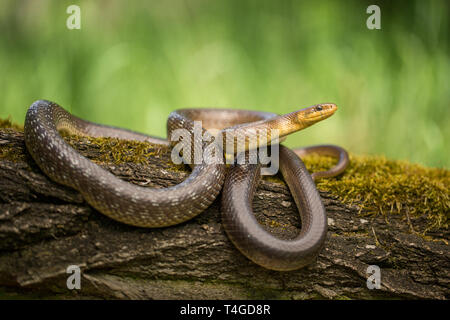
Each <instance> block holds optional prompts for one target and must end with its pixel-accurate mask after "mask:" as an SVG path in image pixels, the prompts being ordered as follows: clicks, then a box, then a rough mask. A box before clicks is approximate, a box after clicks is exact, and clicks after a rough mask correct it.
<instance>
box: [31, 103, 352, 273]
mask: <svg viewBox="0 0 450 320" xmlns="http://www.w3.org/2000/svg"><path fill="white" fill-rule="evenodd" d="M336 110H337V106H336V105H335V104H332V103H325V104H317V105H313V106H310V107H307V108H303V109H300V110H297V111H294V112H291V113H288V114H285V115H278V114H275V113H271V112H262V111H253V110H238V109H215V108H214V109H208V108H204V109H203V108H190V109H179V110H176V111H173V112H171V113H170V115H169V117H168V119H167V136H168V137H169V138H168V139H164V138H158V137H154V136H150V135H147V134H143V133H139V132H135V131H132V130H128V129H123V128H119V127H114V126H108V125H102V124H97V123H94V122H90V121H86V120H83V119H81V118H78V117H76V116H74V115H72V114H71V113H69V112H67V111H66V110H65V109H64V108H62V107H61V106H60V105H58V104H57V103H54V102H51V101H48V100H38V101H35V102H34V103H32V105H31V106H30V107H29V109H28V111H27V113H26V117H25V124H24V138H25V145H26V148H27V150H28V152H29V153H30V155H31V156H32V158H33V160H34V161H35V162H36V164H37V165H38V167H39V168H40V169H41V170H42V171H43V172H44V174H46V175H47V176H48V177H49V178H50V179H51V180H53V181H54V182H56V183H59V184H62V185H65V186H68V187H70V188H73V189H75V190H77V191H78V192H80V193H81V195H82V196H83V198H84V199H85V200H86V202H87V203H88V204H89V205H91V206H92V207H93V208H95V209H96V210H98V211H99V212H101V213H102V214H104V215H106V216H108V217H110V218H112V219H114V220H116V221H119V222H121V223H125V224H128V225H132V226H136V227H145V228H160V227H168V226H173V225H176V224H180V223H182V222H185V221H188V220H190V219H192V218H194V217H196V216H197V215H199V214H200V213H201V212H203V211H204V210H205V209H206V208H208V207H209V206H210V205H211V204H212V203H213V201H214V200H215V199H216V198H217V197H218V195H219V193H220V192H221V191H222V193H223V195H222V199H221V211H222V223H223V227H224V229H225V232H226V234H227V235H228V237H229V239H230V240H231V242H232V243H233V244H234V245H235V246H236V247H237V249H238V250H239V251H240V252H242V253H243V254H244V255H245V256H246V257H247V258H249V259H250V260H251V261H253V262H255V263H256V264H258V265H260V266H262V267H264V268H267V269H272V270H277V271H290V270H296V269H299V268H302V267H304V266H306V265H308V264H310V263H312V262H313V261H314V260H315V259H316V257H317V256H318V254H319V252H320V251H321V249H322V247H323V245H324V242H325V239H326V235H327V217H326V212H325V208H324V205H323V203H322V201H321V198H320V195H319V192H318V190H317V188H316V186H315V184H314V180H316V179H319V178H326V177H332V176H336V175H338V174H340V173H342V172H343V171H344V170H345V168H346V167H347V165H348V164H349V157H348V154H347V152H346V151H345V150H344V149H342V148H341V147H338V146H334V145H321V146H312V147H306V148H298V149H293V150H291V149H289V148H287V147H285V146H283V145H281V144H279V143H280V142H282V141H283V140H284V139H285V138H286V136H287V135H289V134H291V133H293V132H296V131H299V130H302V129H304V128H306V127H309V126H311V125H313V124H315V123H317V122H319V121H321V120H323V119H326V118H328V117H330V116H331V115H333V114H334V112H335V111H336ZM197 121H201V128H200V131H201V134H200V135H198V134H195V130H196V123H197ZM177 130H184V131H183V132H187V133H188V134H189V138H190V139H187V140H186V141H188V140H191V142H190V143H191V146H194V145H196V144H197V145H200V146H201V147H202V148H208V147H211V146H212V145H213V144H214V146H215V145H217V144H218V143H217V142H218V139H216V138H215V137H216V136H215V135H213V134H212V133H211V132H212V130H218V131H219V132H220V133H222V137H224V138H223V141H222V142H223V143H225V144H226V143H227V142H226V141H225V137H226V136H227V134H231V136H232V137H233V139H234V140H233V141H234V142H233V143H234V144H233V143H231V149H232V150H230V149H228V148H227V149H226V150H225V147H223V146H224V145H223V144H222V148H223V149H219V152H222V158H224V159H225V158H227V157H226V155H227V154H228V155H230V154H233V153H234V152H236V141H245V142H246V143H245V147H244V149H243V150H244V152H249V143H248V141H249V139H248V137H250V138H254V139H256V141H257V145H256V147H257V148H263V147H266V148H268V147H269V146H270V145H272V146H273V145H278V144H279V168H280V171H281V173H282V176H283V178H284V179H285V181H286V183H287V185H288V187H289V190H290V192H291V194H292V197H293V199H294V201H295V203H296V206H297V208H298V211H299V212H300V218H301V230H300V232H299V234H298V236H297V237H296V238H294V239H291V240H282V239H279V238H277V237H275V236H273V235H272V234H271V233H270V232H268V231H266V230H265V229H264V228H263V227H262V226H261V225H260V224H259V223H258V221H257V220H256V218H255V216H254V214H253V210H252V200H253V196H254V193H255V190H256V188H257V186H258V182H259V179H260V176H261V174H260V172H261V168H262V165H261V164H258V163H244V164H238V163H236V162H233V163H232V164H231V165H230V164H227V163H226V161H225V160H224V161H215V162H211V163H209V162H205V161H203V162H200V163H195V162H194V163H193V161H192V160H193V159H192V157H193V156H192V154H191V155H185V153H184V152H183V154H182V155H181V156H182V158H183V159H184V161H186V163H188V164H189V165H190V166H191V172H190V174H189V176H188V177H187V178H186V179H185V180H184V181H182V182H181V183H179V184H177V185H173V186H169V187H166V188H148V187H143V186H139V185H135V184H132V183H130V182H127V181H124V180H122V179H120V178H119V177H117V176H115V175H114V174H112V173H111V172H109V171H108V170H106V169H104V168H102V167H101V166H100V165H98V164H96V163H94V162H92V161H91V160H89V159H88V158H86V157H84V156H82V155H81V154H79V153H78V151H76V150H75V149H74V148H72V147H71V146H70V145H69V144H68V143H67V142H66V141H65V140H64V138H63V136H62V135H61V131H67V132H69V133H72V134H76V135H79V136H89V137H112V138H119V139H125V140H136V141H143V142H149V143H151V144H156V145H164V146H168V147H174V146H175V142H174V141H172V140H171V139H170V137H172V135H173V134H174V133H176V132H177ZM272 130H276V132H277V133H278V134H277V135H273V136H272V135H271V134H268V132H272ZM239 139H243V140H239ZM228 146H229V145H227V147H228ZM310 153H319V154H324V155H329V156H333V157H336V158H338V164H337V165H336V166H335V167H333V168H331V169H329V170H328V171H322V172H317V173H313V174H312V175H311V174H309V172H308V170H307V169H306V167H305V165H304V163H303V162H302V160H301V158H300V157H304V156H306V155H308V154H310ZM186 154H189V152H186ZM224 155H225V156H224ZM219 158H220V157H219ZM222 189H223V190H222Z"/></svg>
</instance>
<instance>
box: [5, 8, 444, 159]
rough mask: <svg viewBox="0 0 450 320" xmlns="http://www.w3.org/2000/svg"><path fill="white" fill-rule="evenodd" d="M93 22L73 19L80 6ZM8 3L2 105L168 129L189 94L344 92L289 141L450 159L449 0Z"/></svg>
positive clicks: (257, 103) (269, 101)
mask: <svg viewBox="0 0 450 320" xmlns="http://www.w3.org/2000/svg"><path fill="white" fill-rule="evenodd" d="M71 4H78V5H79V6H80V7H81V15H82V20H81V29H80V30H68V29H67V28H66V19H67V17H68V14H67V13H66V8H67V6H68V5H71ZM369 4H371V3H369V2H367V1H359V0H348V1H320V2H316V1H281V2H280V1H272V0H259V1H240V0H227V1H205V0H194V1H182V0H172V1H150V2H148V1H140V2H133V3H128V2H124V1H119V0H112V1H100V2H99V1H68V0H62V1H45V2H43V1H31V0H29V1H16V0H3V1H1V2H0V29H1V30H2V31H1V32H0V73H1V77H0V117H6V116H8V115H11V116H12V117H13V119H14V121H16V122H19V123H22V121H23V119H24V115H25V112H26V110H27V108H28V106H29V105H30V104H31V103H32V102H33V101H34V100H37V99H48V100H52V101H55V102H58V103H59V104H61V105H62V106H63V107H65V108H66V109H67V110H69V111H71V112H73V113H74V114H75V115H78V116H80V117H82V118H85V119H88V120H90V121H94V122H100V123H104V124H110V125H117V126H122V127H127V128H131V129H134V130H138V131H142V132H147V133H150V134H153V135H159V136H165V120H166V118H167V116H168V114H169V112H170V111H172V110H174V109H177V108H180V107H189V106H202V107H233V108H248V109H254V110H263V111H272V112H277V113H287V112H290V111H294V110H295V109H298V108H301V107H306V106H309V105H312V104H316V103H320V102H335V103H336V104H337V105H338V106H339V110H338V112H337V113H336V115H335V116H333V117H332V118H330V119H327V120H326V121H324V122H323V123H319V124H317V125H315V126H313V127H311V128H308V129H307V130H305V131H304V132H301V133H298V134H296V135H295V139H294V138H290V139H289V141H288V142H287V144H288V145H289V146H300V145H309V144H316V143H334V144H339V145H342V146H343V147H345V148H347V149H349V150H350V151H352V152H354V153H357V154H361V153H369V154H384V155H385V156H386V157H388V158H394V159H407V160H409V161H412V162H417V163H422V164H426V165H432V166H439V167H448V166H449V165H450V146H449V140H450V139H448V137H449V136H450V126H449V125H448V124H449V123H450V121H449V120H450V119H449V115H450V109H449V105H448V103H449V101H450V90H449V83H450V81H449V80H450V79H449V78H450V62H449V55H448V48H449V46H448V39H450V37H449V34H448V30H450V28H449V19H448V12H449V3H448V2H447V1H445V0H442V1H439V0H436V1H422V0H416V1H383V2H381V3H380V4H379V5H380V7H381V26H382V29H381V30H368V29H367V28H366V19H367V17H368V14H367V13H366V8H367V6H368V5H369Z"/></svg>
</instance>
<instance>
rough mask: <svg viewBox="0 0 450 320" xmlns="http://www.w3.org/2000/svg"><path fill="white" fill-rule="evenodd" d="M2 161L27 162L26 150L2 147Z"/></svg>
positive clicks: (0, 156)
mask: <svg viewBox="0 0 450 320" xmlns="http://www.w3.org/2000/svg"><path fill="white" fill-rule="evenodd" d="M0 159H5V160H9V161H13V162H19V161H26V159H27V157H26V154H25V150H23V149H22V148H18V147H15V146H10V145H7V146H1V147H0Z"/></svg>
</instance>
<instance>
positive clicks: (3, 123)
mask: <svg viewBox="0 0 450 320" xmlns="http://www.w3.org/2000/svg"><path fill="white" fill-rule="evenodd" d="M0 128H10V129H15V130H17V131H23V126H21V125H19V124H17V123H14V122H12V121H11V118H10V117H8V118H6V119H1V118H0Z"/></svg>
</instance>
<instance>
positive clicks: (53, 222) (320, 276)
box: [0, 129, 450, 299]
mask: <svg viewBox="0 0 450 320" xmlns="http://www.w3.org/2000/svg"><path fill="white" fill-rule="evenodd" d="M70 142H71V143H72V144H73V145H74V146H76V147H77V149H78V150H79V151H80V152H81V153H82V154H84V155H85V156H88V157H89V158H91V159H98V157H99V155H100V154H101V150H102V149H101V146H99V145H96V144H93V143H90V142H89V141H87V140H83V139H81V140H79V141H78V140H73V139H72V140H70ZM0 148H1V149H0V150H1V152H0V288H2V289H0V296H1V295H2V293H1V291H3V295H7V296H10V295H19V296H25V297H30V296H31V297H35V296H36V294H37V295H38V296H39V297H55V296H56V297H59V298H89V297H98V298H119V299H122V298H126V299H129V298H132V299H166V298H169V299H177V298H185V299H246V298H269V299H309V298H332V299H341V298H356V299H372V298H377V299H378V298H431V299H448V298H449V296H450V295H449V293H450V290H449V282H450V281H449V279H450V276H449V270H450V254H449V250H448V245H447V244H445V243H444V242H442V241H426V240H424V238H422V237H420V236H418V235H416V234H415V233H413V232H411V227H410V226H411V223H413V224H414V225H415V226H417V225H419V226H420V225H421V224H422V225H424V224H425V223H426V219H424V218H414V217H409V218H408V221H409V223H408V221H405V220H404V219H403V218H402V217H401V216H398V215H397V216H396V215H392V216H386V215H376V216H363V215H361V214H360V213H359V211H360V208H359V207H358V206H357V205H354V206H348V205H345V204H343V203H342V202H340V201H339V200H337V197H336V196H335V195H332V194H329V193H326V192H321V196H322V198H323V201H324V203H325V206H326V209H327V213H328V224H329V232H328V239H327V242H326V245H325V248H324V249H323V251H322V252H321V254H320V256H319V258H318V260H317V262H316V263H315V264H313V265H311V266H309V267H307V268H304V269H300V270H297V271H292V272H276V271H270V270H266V269H264V268H262V267H259V266H258V265H255V264H254V263H252V262H251V261H249V260H248V259H247V258H245V257H244V256H243V255H242V254H241V253H240V252H239V251H238V250H237V249H236V248H235V247H234V246H233V245H232V243H231V242H230V241H229V240H228V238H227V237H226V234H225V232H224V230H223V228H222V226H221V217H220V206H219V204H220V199H216V201H215V202H214V204H213V205H212V206H211V207H210V208H208V209H207V210H206V211H205V212H203V213H202V214H200V215H199V216H198V217H197V218H195V219H192V220H191V221H188V222H186V223H183V224H180V225H177V226H173V227H168V228H161V229H143V228H135V227H131V226H127V225H124V224H121V223H119V222H116V221H113V220H111V219H109V218H108V217H105V216H103V215H102V214H100V213H99V212H97V211H95V210H94V209H92V208H91V207H90V206H89V205H87V204H86V202H85V201H84V200H83V198H82V197H81V195H80V194H79V193H78V192H76V191H74V190H72V189H69V188H66V187H63V186H60V185H58V184H56V183H54V182H52V181H50V180H49V179H48V178H47V177H46V176H45V175H43V173H42V172H41V171H40V170H39V168H37V166H36V165H35V164H34V162H33V160H32V159H31V157H30V156H29V155H28V154H27V153H26V150H25V146H24V142H23V134H22V133H21V132H19V131H15V130H12V129H0ZM151 148H153V149H154V150H153V151H154V156H152V157H151V158H150V159H149V163H147V164H145V165H144V164H138V163H133V162H126V163H121V164H114V163H111V162H109V163H101V164H102V165H103V166H104V167H105V168H107V169H108V170H110V171H111V172H113V173H114V174H116V175H118V176H119V177H120V178H122V179H124V180H127V181H130V182H133V183H136V184H139V185H144V186H148V187H165V186H169V185H174V184H177V183H179V182H181V181H182V180H184V179H185V178H186V176H187V174H188V171H186V170H184V169H183V168H181V169H180V168H174V167H173V166H172V165H170V161H169V156H170V153H169V152H168V150H164V149H158V147H156V146H153V147H151ZM254 211H255V215H256V217H257V219H258V221H259V222H260V223H261V224H262V225H263V226H264V227H265V228H266V229H267V230H269V231H270V232H272V233H273V234H274V235H276V236H278V237H280V238H284V239H287V238H293V237H294V236H295V235H296V234H297V232H298V231H299V227H300V219H299V217H298V213H297V211H296V207H295V204H294V202H293V199H292V197H291V196H290V193H289V190H288V189H287V187H286V185H285V184H283V183H279V182H277V181H275V180H273V179H269V180H263V181H261V183H260V185H259V187H258V190H257V193H256V196H255V200H254ZM445 232H446V231H442V234H440V236H441V237H442V238H445V239H448V234H447V233H445ZM69 265H78V266H80V268H81V269H82V280H81V290H68V289H67V287H66V280H67V277H68V276H69V275H68V274H67V273H66V268H67V267H68V266H69ZM369 265H378V266H379V267H380V268H381V288H380V289H373V290H369V289H368V288H367V285H366V280H367V277H368V276H369V275H368V274H367V273H366V271H367V267H368V266H369Z"/></svg>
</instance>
